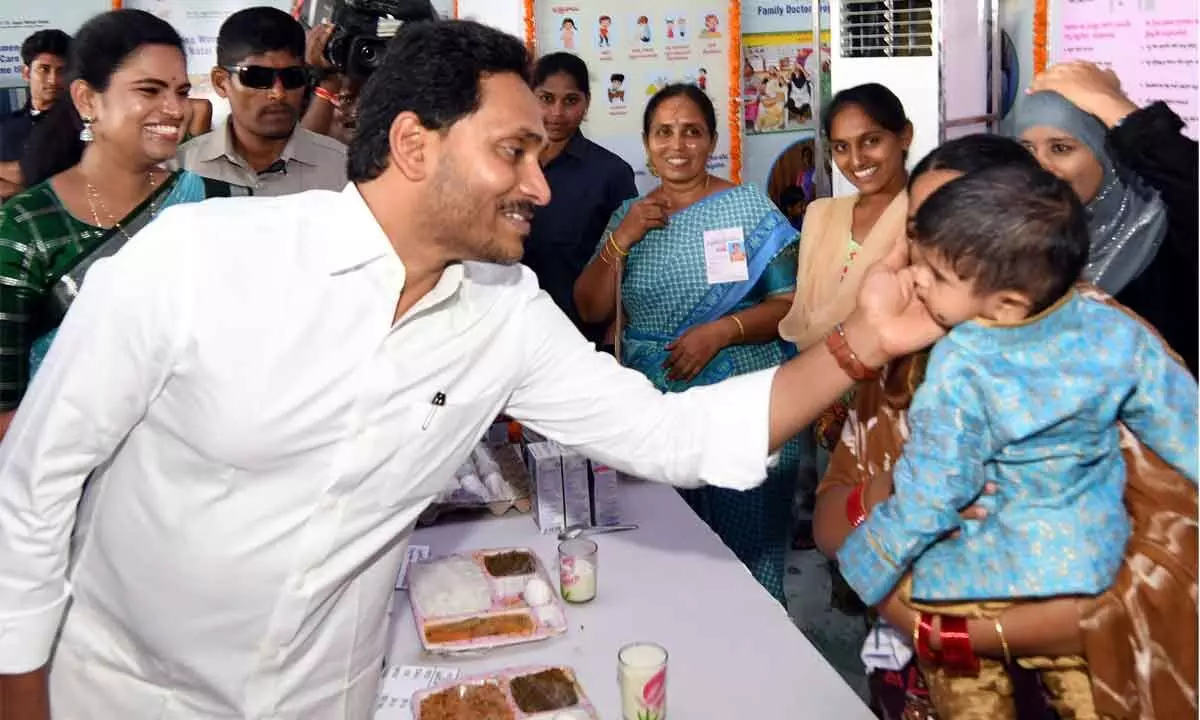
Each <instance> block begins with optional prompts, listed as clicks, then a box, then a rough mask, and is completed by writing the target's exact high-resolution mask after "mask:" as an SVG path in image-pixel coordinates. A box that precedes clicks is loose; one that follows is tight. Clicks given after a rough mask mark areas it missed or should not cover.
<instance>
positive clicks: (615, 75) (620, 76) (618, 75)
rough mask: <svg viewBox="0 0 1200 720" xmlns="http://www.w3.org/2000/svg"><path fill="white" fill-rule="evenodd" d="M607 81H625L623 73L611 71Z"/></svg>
mask: <svg viewBox="0 0 1200 720" xmlns="http://www.w3.org/2000/svg"><path fill="white" fill-rule="evenodd" d="M608 81H609V82H614V81H615V82H625V73H613V74H612V77H610V78H609V79H608Z"/></svg>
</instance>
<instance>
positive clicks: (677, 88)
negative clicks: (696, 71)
mask: <svg viewBox="0 0 1200 720" xmlns="http://www.w3.org/2000/svg"><path fill="white" fill-rule="evenodd" d="M676 97H685V98H687V99H688V100H691V101H692V102H694V103H695V104H696V107H698V108H700V114H701V115H703V116H704V124H705V125H706V126H707V127H708V134H709V135H716V134H717V109H716V108H715V107H713V103H712V100H711V99H709V97H708V95H707V94H706V93H705V92H704V91H703V90H701V89H700V87H699V86H697V85H693V84H692V83H672V84H670V85H667V86H666V87H664V88H663V89H662V90H659V91H658V92H656V93H654V97H652V98H650V102H648V103H646V111H645V112H644V113H642V136H643V137H650V123H651V121H653V120H654V113H655V112H656V111H657V110H658V106H659V105H662V104H663V103H664V102H665V101H667V100H670V99H671V98H676Z"/></svg>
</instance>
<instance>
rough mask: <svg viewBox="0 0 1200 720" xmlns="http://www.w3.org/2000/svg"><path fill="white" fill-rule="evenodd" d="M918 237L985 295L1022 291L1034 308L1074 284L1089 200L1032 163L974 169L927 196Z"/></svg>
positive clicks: (1084, 250) (1083, 256)
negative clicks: (1084, 200) (1085, 204)
mask: <svg viewBox="0 0 1200 720" xmlns="http://www.w3.org/2000/svg"><path fill="white" fill-rule="evenodd" d="M914 226H915V227H914V229H915V232H914V237H913V242H914V243H916V244H917V245H918V246H919V247H921V248H922V250H928V251H931V252H932V253H934V254H935V255H937V256H938V257H939V258H941V259H942V260H944V261H945V262H947V263H948V264H949V265H950V266H951V267H953V268H954V272H955V273H957V274H958V276H959V277H961V278H964V279H969V280H971V281H972V282H973V283H974V284H975V291H976V292H977V293H980V294H987V293H993V292H999V291H1002V290H1010V291H1016V292H1020V293H1022V294H1024V295H1025V296H1027V297H1028V298H1029V301H1030V303H1031V304H1032V307H1031V313H1038V312H1041V311H1042V310H1045V309H1046V308H1047V307H1049V306H1050V305H1052V304H1054V302H1055V301H1056V300H1058V299H1059V298H1060V297H1062V296H1063V295H1064V294H1066V292H1067V291H1068V290H1069V289H1070V288H1071V285H1073V284H1074V283H1075V282H1076V281H1077V280H1078V279H1079V276H1080V274H1081V273H1082V272H1083V268H1084V265H1085V264H1086V262H1087V256H1088V229H1087V220H1086V217H1085V215H1084V210H1083V206H1082V205H1081V204H1080V202H1079V197H1078V196H1077V195H1076V194H1075V191H1074V190H1072V189H1071V186H1070V185H1068V184H1067V183H1065V182H1063V181H1062V180H1059V179H1058V178H1056V177H1054V176H1053V175H1051V174H1050V173H1049V172H1046V171H1045V170H1043V169H1042V168H1041V167H1038V166H1035V165H1031V164H1024V163H1022V164H1015V163H1011V164H1005V165H1000V166H996V167H990V168H987V169H983V170H979V171H978V172H973V173H968V174H967V175H964V176H962V177H960V178H957V179H955V180H951V181H950V182H948V183H946V184H945V185H943V186H942V187H940V188H938V190H936V191H935V192H934V193H933V194H932V195H930V196H929V198H928V199H927V200H925V202H924V203H922V205H921V207H920V209H919V210H917V214H916V218H915V221H914Z"/></svg>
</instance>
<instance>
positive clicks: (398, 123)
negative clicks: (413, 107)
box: [388, 112, 441, 182]
mask: <svg viewBox="0 0 1200 720" xmlns="http://www.w3.org/2000/svg"><path fill="white" fill-rule="evenodd" d="M440 142H441V135H440V134H438V133H437V132H436V131H433V130H429V129H428V128H426V127H425V126H424V125H422V124H421V120H420V118H418V117H417V114H416V113H413V112H402V113H400V114H399V115H397V116H396V119H395V120H393V121H392V126H391V127H390V128H388V157H389V158H390V159H391V163H392V165H395V166H396V169H397V170H399V171H400V173H401V174H402V175H404V177H406V178H408V179H409V180H412V181H413V182H421V181H422V180H425V179H426V178H427V177H429V174H430V171H431V169H432V166H433V161H434V159H435V158H436V155H437V149H438V144H439V143H440Z"/></svg>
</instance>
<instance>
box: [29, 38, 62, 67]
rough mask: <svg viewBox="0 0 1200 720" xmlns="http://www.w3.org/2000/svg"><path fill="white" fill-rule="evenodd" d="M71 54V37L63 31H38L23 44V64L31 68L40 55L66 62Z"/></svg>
mask: <svg viewBox="0 0 1200 720" xmlns="http://www.w3.org/2000/svg"><path fill="white" fill-rule="evenodd" d="M70 52H71V36H70V35H68V34H66V33H65V32H63V31H62V30H54V29H50V30H38V31H37V32H35V33H34V34H32V35H30V36H29V37H27V38H25V42H23V43H21V64H22V65H24V66H26V67H29V66H30V65H32V64H33V61H34V60H35V59H36V58H37V56H38V55H53V56H55V57H60V58H62V59H63V60H66V59H67V55H68V54H69V53H70Z"/></svg>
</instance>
